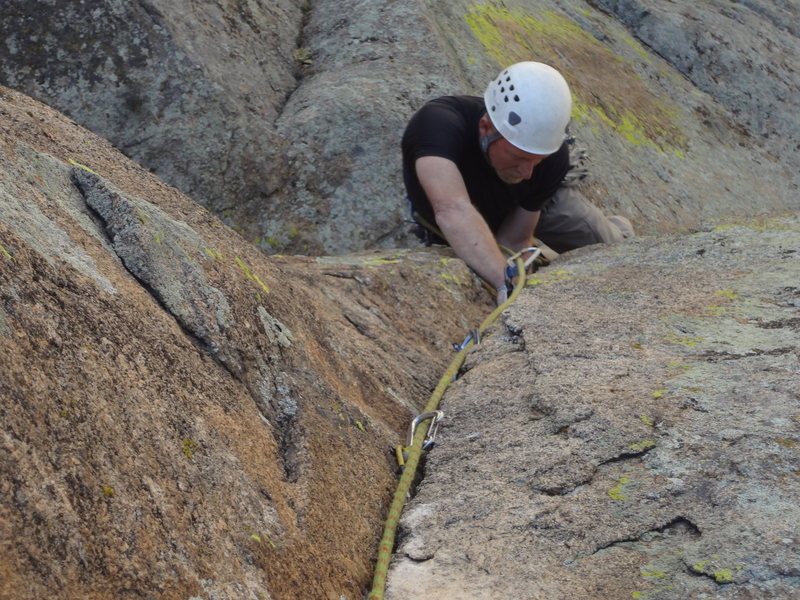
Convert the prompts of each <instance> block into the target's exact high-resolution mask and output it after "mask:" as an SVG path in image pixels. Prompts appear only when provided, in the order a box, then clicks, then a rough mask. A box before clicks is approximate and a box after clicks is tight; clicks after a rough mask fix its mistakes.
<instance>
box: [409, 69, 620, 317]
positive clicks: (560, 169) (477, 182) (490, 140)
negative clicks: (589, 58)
mask: <svg viewBox="0 0 800 600" xmlns="http://www.w3.org/2000/svg"><path fill="white" fill-rule="evenodd" d="M571 111H572V97H571V95H570V90H569V86H568V85H567V82H566V81H565V80H564V77H563V76H562V75H561V74H560V73H559V72H558V71H557V70H556V69H554V68H553V67H550V66H548V65H545V64H542V63H538V62H521V63H517V64H514V65H512V66H510V67H508V68H507V69H504V70H503V71H502V72H501V73H500V74H499V75H498V76H497V77H496V78H494V79H493V80H492V81H491V82H490V83H489V85H488V86H487V88H486V91H485V92H484V95H483V98H480V97H478V96H444V97H441V98H437V99H435V100H431V101H429V102H427V103H426V104H425V105H424V106H423V107H422V108H420V109H419V110H418V111H417V112H416V113H415V114H414V116H413V117H412V118H411V120H410V121H409V123H408V125H407V127H406V130H405V133H404V134H403V140H402V153H403V179H404V182H405V187H406V193H407V195H408V199H409V201H410V203H411V208H412V214H413V216H414V219H415V220H416V221H417V223H420V224H423V225H425V226H426V227H427V229H422V228H420V232H421V237H422V235H424V236H425V238H426V241H427V242H428V243H429V244H430V243H447V244H449V245H450V246H451V247H452V248H453V250H454V251H455V253H456V254H457V255H458V256H459V257H460V258H461V259H462V260H464V262H466V263H467V264H468V265H469V266H470V267H471V268H472V269H473V270H474V271H475V272H476V273H477V274H478V276H479V277H481V278H482V279H483V280H484V281H486V282H487V283H489V284H490V285H491V286H493V287H494V288H495V290H496V291H497V303H498V305H499V304H502V302H504V301H505V300H506V298H507V296H508V294H509V293H510V291H511V289H510V282H509V280H508V278H507V272H506V267H507V264H506V257H505V256H504V255H503V252H502V250H501V246H502V247H503V248H507V249H509V250H510V251H512V252H517V251H520V250H522V249H524V248H528V247H530V246H533V245H535V244H534V243H533V237H534V235H535V236H536V238H537V239H538V240H541V242H543V243H544V244H546V245H547V246H549V247H550V248H552V249H553V250H555V251H556V252H565V251H567V250H571V249H574V248H578V247H581V246H587V245H590V244H597V243H604V242H615V241H619V240H622V239H623V238H626V237H630V236H632V235H633V229H632V227H631V224H630V222H629V221H628V220H627V219H626V218H624V217H617V216H612V217H606V216H605V215H603V214H602V212H601V211H600V210H599V209H598V208H597V207H595V206H594V205H593V204H591V203H590V202H589V201H588V200H586V199H585V198H584V196H583V195H582V194H581V193H580V191H579V190H578V189H577V188H576V187H574V186H571V185H568V184H567V183H566V177H567V174H568V171H569V170H570V168H571V165H570V147H569V146H570V141H571V140H569V139H568V136H567V132H566V129H567V125H568V123H569V120H570V114H571ZM435 228H438V231H437V230H436V229H435ZM431 230H434V231H436V233H432V232H431ZM439 232H440V233H441V235H442V236H443V238H444V239H442V238H441V237H440V236H438V235H437V234H438V233H439Z"/></svg>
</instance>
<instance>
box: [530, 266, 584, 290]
mask: <svg viewBox="0 0 800 600" xmlns="http://www.w3.org/2000/svg"><path fill="white" fill-rule="evenodd" d="M573 277H575V275H573V274H572V273H570V272H569V271H565V270H563V269H560V270H558V271H546V272H543V273H536V274H534V275H531V276H530V277H528V279H527V280H526V281H525V283H526V284H527V285H531V286H533V285H549V284H551V283H556V282H557V281H566V280H568V279H572V278H573Z"/></svg>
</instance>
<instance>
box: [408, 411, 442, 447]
mask: <svg viewBox="0 0 800 600" xmlns="http://www.w3.org/2000/svg"><path fill="white" fill-rule="evenodd" d="M427 419H433V421H431V425H430V427H429V428H428V433H427V434H426V435H425V440H424V441H423V442H422V449H423V450H428V449H429V448H430V447H431V446H433V442H434V440H435V439H436V430H437V429H439V423H440V422H441V420H442V419H444V412H443V411H441V410H432V411H429V412H425V413H422V414H421V415H418V416H417V417H415V418H414V420H413V421H411V426H410V427H409V428H408V443H407V444H406V447H407V448H410V447H411V444H413V443H414V434H415V433H416V432H417V425H419V424H420V423H422V422H423V421H426V420H427Z"/></svg>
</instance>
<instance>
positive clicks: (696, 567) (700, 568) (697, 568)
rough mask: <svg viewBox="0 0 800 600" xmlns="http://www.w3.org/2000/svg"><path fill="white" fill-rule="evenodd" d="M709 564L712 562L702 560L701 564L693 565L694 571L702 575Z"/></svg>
mask: <svg viewBox="0 0 800 600" xmlns="http://www.w3.org/2000/svg"><path fill="white" fill-rule="evenodd" d="M709 562H711V561H708V560H701V561H700V562H697V563H695V564H693V565H692V571H697V572H698V573H702V572H703V571H704V570H705V568H706V565H707V564H708V563H709Z"/></svg>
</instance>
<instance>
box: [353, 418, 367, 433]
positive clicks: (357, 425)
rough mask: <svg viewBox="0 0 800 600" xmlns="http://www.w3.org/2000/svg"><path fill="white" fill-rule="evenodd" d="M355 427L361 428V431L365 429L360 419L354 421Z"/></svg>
mask: <svg viewBox="0 0 800 600" xmlns="http://www.w3.org/2000/svg"><path fill="white" fill-rule="evenodd" d="M356 427H358V428H359V430H361V431H363V432H365V433H366V431H367V429H366V427H364V424H363V423H362V422H361V421H356Z"/></svg>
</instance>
